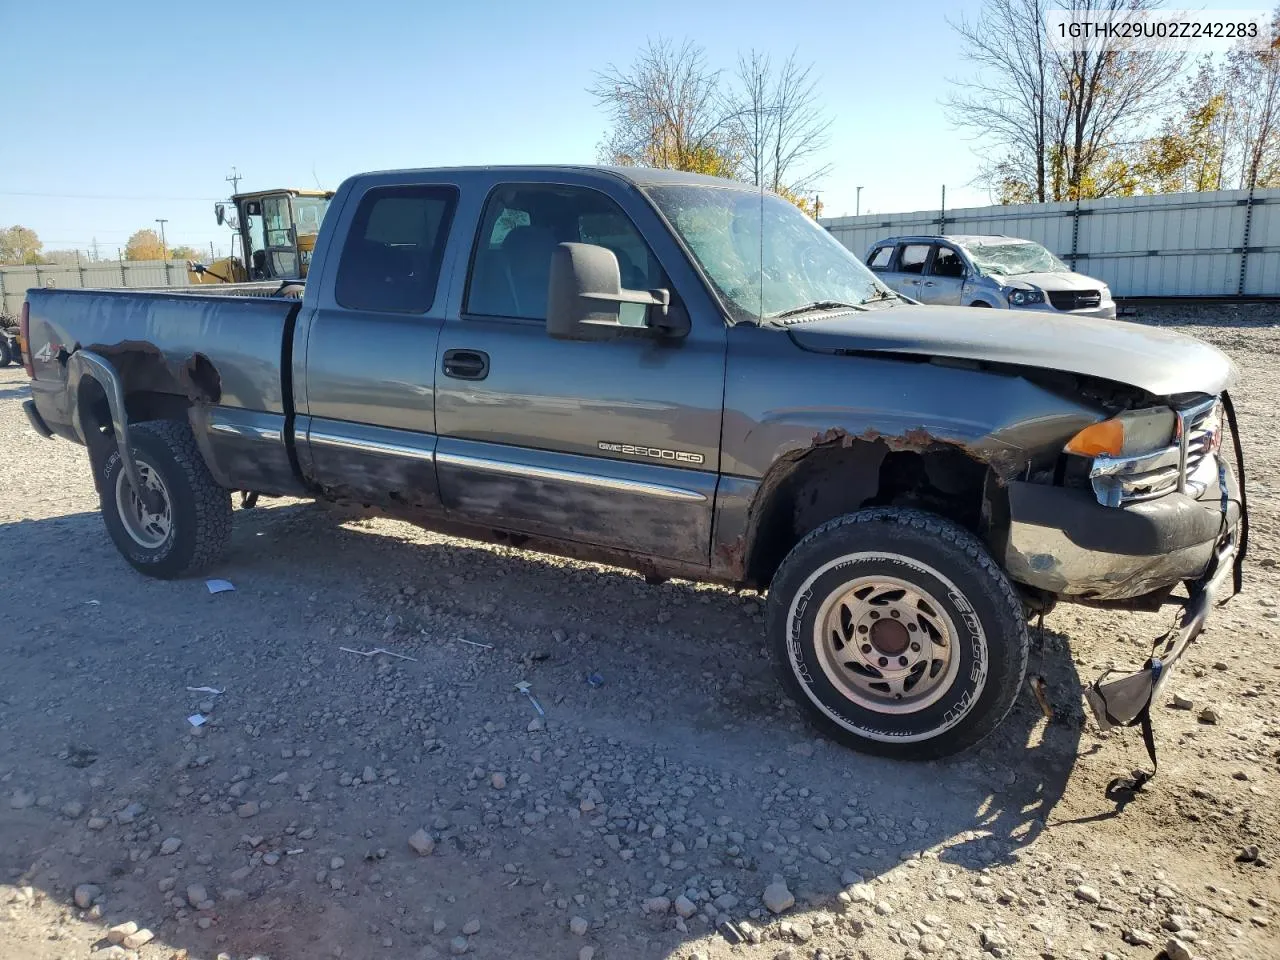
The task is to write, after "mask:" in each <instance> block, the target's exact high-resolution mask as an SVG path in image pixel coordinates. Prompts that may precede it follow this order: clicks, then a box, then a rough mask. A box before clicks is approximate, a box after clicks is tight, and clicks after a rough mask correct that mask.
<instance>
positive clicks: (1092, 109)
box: [949, 0, 1184, 200]
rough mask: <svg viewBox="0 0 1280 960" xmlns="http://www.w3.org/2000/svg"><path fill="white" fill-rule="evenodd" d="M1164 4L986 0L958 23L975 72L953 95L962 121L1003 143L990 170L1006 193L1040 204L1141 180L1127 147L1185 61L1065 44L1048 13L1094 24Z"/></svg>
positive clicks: (1106, 44) (1148, 0)
mask: <svg viewBox="0 0 1280 960" xmlns="http://www.w3.org/2000/svg"><path fill="white" fill-rule="evenodd" d="M1161 3H1162V0H987V2H986V4H985V6H984V7H983V11H982V13H981V14H980V15H979V17H978V19H977V20H976V21H974V22H968V21H961V22H960V23H959V24H953V27H954V29H955V30H956V31H957V33H958V34H959V35H960V37H961V40H962V42H963V44H964V53H965V56H966V58H967V59H968V60H969V61H970V62H972V63H974V64H975V65H976V67H977V73H976V76H975V77H974V78H972V79H970V80H967V81H962V82H960V83H958V84H957V86H958V88H959V92H958V93H957V94H956V96H954V97H953V98H952V99H951V100H950V101H949V106H950V108H951V109H952V111H953V113H954V117H955V120H956V122H957V123H958V124H959V125H960V126H961V127H964V128H966V129H969V130H970V131H972V132H974V133H975V134H976V135H977V136H978V138H979V139H980V140H983V141H985V142H986V143H987V144H991V145H994V146H996V147H997V148H1002V149H1003V156H1002V157H1000V158H999V160H998V161H997V162H996V163H994V164H989V165H988V167H987V171H986V173H987V176H988V179H998V180H1000V181H1002V184H1001V185H1002V188H1003V189H1002V193H1003V194H1004V195H1005V196H1006V197H1009V196H1011V195H1012V196H1014V197H1021V196H1023V195H1026V194H1030V195H1031V196H1032V197H1034V199H1036V200H1068V199H1073V198H1079V197H1097V196H1106V195H1108V194H1110V193H1114V192H1117V191H1120V190H1123V189H1129V188H1130V187H1129V186H1128V185H1130V184H1131V183H1132V171H1131V169H1130V167H1129V165H1128V163H1127V162H1126V160H1125V158H1124V156H1123V151H1122V150H1121V149H1120V148H1121V147H1122V146H1123V145H1124V144H1125V143H1126V142H1128V141H1131V140H1132V139H1133V138H1134V137H1135V136H1136V135H1137V133H1138V131H1139V130H1140V129H1141V128H1142V127H1143V126H1145V124H1146V123H1147V122H1148V120H1149V118H1150V117H1151V115H1152V113H1153V111H1155V110H1156V109H1158V108H1159V107H1160V106H1161V105H1162V104H1163V103H1164V101H1165V100H1166V99H1167V98H1168V97H1169V95H1170V93H1171V91H1172V89H1173V84H1174V81H1175V80H1176V78H1177V77H1178V75H1179V74H1180V72H1181V69H1182V64H1183V60H1184V57H1183V55H1182V54H1181V53H1179V52H1177V51H1165V50H1157V51H1151V50H1130V49H1125V48H1124V47H1122V46H1121V45H1120V44H1119V42H1117V41H1113V40H1102V41H1098V40H1093V41H1090V42H1089V43H1087V44H1080V45H1075V46H1072V47H1070V48H1069V49H1065V50H1061V49H1058V48H1055V47H1054V46H1053V45H1052V44H1051V43H1050V42H1049V37H1048V34H1047V32H1046V31H1047V23H1046V19H1047V14H1048V13H1049V12H1050V11H1051V10H1056V9H1061V10H1066V11H1068V12H1070V13H1072V14H1074V15H1076V16H1078V17H1081V18H1087V19H1089V20H1092V21H1100V20H1106V19H1110V18H1114V17H1116V16H1118V15H1120V14H1121V13H1125V14H1134V13H1141V12H1142V11H1145V10H1154V9H1157V8H1158V7H1159V6H1160V5H1161Z"/></svg>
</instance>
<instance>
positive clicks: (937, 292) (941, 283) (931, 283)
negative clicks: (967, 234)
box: [916, 243, 966, 306]
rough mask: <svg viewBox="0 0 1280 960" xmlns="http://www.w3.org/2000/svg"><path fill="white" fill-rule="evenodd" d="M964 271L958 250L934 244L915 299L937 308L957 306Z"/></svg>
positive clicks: (962, 259) (962, 286)
mask: <svg viewBox="0 0 1280 960" xmlns="http://www.w3.org/2000/svg"><path fill="white" fill-rule="evenodd" d="M965 270H966V268H965V262H964V258H963V257H962V256H961V255H960V251H959V250H957V249H955V247H953V246H951V245H950V244H946V243H938V244H934V247H933V253H932V255H931V256H930V257H929V263H928V266H927V267H926V268H925V272H924V274H923V275H922V276H921V277H920V284H919V286H918V287H917V289H918V290H919V293H917V294H916V299H918V300H919V301H920V302H921V303H932V304H936V305H938V306H959V305H960V295H961V293H962V292H963V290H964V279H965Z"/></svg>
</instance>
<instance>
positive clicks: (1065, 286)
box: [866, 236, 1116, 320]
mask: <svg viewBox="0 0 1280 960" xmlns="http://www.w3.org/2000/svg"><path fill="white" fill-rule="evenodd" d="M866 263H867V266H869V267H870V268H871V269H872V270H873V271H875V273H876V274H878V275H879V277H880V279H881V280H883V281H884V282H885V283H887V284H888V285H889V286H890V287H892V288H893V289H894V290H896V291H898V293H901V294H902V295H903V296H907V297H910V298H911V299H912V300H918V301H920V302H921V303H929V304H937V305H940V306H964V307H1003V308H1009V309H1015V310H1050V311H1055V312H1060V313H1072V314H1076V315H1078V316H1084V317H1102V318H1104V319H1107V320H1111V319H1114V318H1115V315H1116V304H1115V301H1114V300H1112V299H1111V291H1110V290H1109V289H1108V288H1107V285H1106V284H1105V283H1103V282H1102V281H1101V280H1095V279H1093V278H1092V277H1086V276H1085V275H1084V274H1082V273H1076V272H1075V271H1074V270H1072V269H1071V268H1070V267H1068V266H1067V265H1066V264H1065V263H1063V262H1062V261H1061V260H1059V259H1058V258H1057V257H1055V256H1054V255H1053V254H1052V253H1050V252H1049V251H1048V250H1046V249H1045V248H1044V247H1042V246H1040V244H1038V243H1033V242H1032V241H1030V240H1019V239H1018V238H1016V237H1005V236H948V237H890V238H888V239H886V240H880V241H879V242H877V243H876V244H875V245H874V246H872V248H871V249H870V250H869V251H867V257H866Z"/></svg>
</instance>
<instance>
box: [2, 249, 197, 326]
mask: <svg viewBox="0 0 1280 960" xmlns="http://www.w3.org/2000/svg"><path fill="white" fill-rule="evenodd" d="M189 282H190V281H189V278H188V276H187V261H185V260H97V261H94V262H92V263H83V264H80V265H76V264H67V265H63V264H52V263H50V264H40V265H39V266H31V267H13V266H0V313H7V314H9V315H10V316H15V317H16V316H17V315H18V313H19V312H20V311H21V310H22V301H23V299H24V298H25V297H26V295H27V291H28V290H30V289H31V288H32V287H56V288H57V289H60V290H68V289H71V290H75V289H78V288H81V287H185V286H187V285H188V283H189Z"/></svg>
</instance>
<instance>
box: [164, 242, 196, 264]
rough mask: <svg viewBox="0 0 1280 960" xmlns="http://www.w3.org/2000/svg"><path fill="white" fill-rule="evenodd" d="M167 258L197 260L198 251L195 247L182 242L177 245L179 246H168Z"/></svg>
mask: <svg viewBox="0 0 1280 960" xmlns="http://www.w3.org/2000/svg"><path fill="white" fill-rule="evenodd" d="M169 259H170V260H199V259H200V251H199V250H197V249H196V248H195V247H192V246H188V245H186V244H183V245H182V246H179V247H170V248H169Z"/></svg>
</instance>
